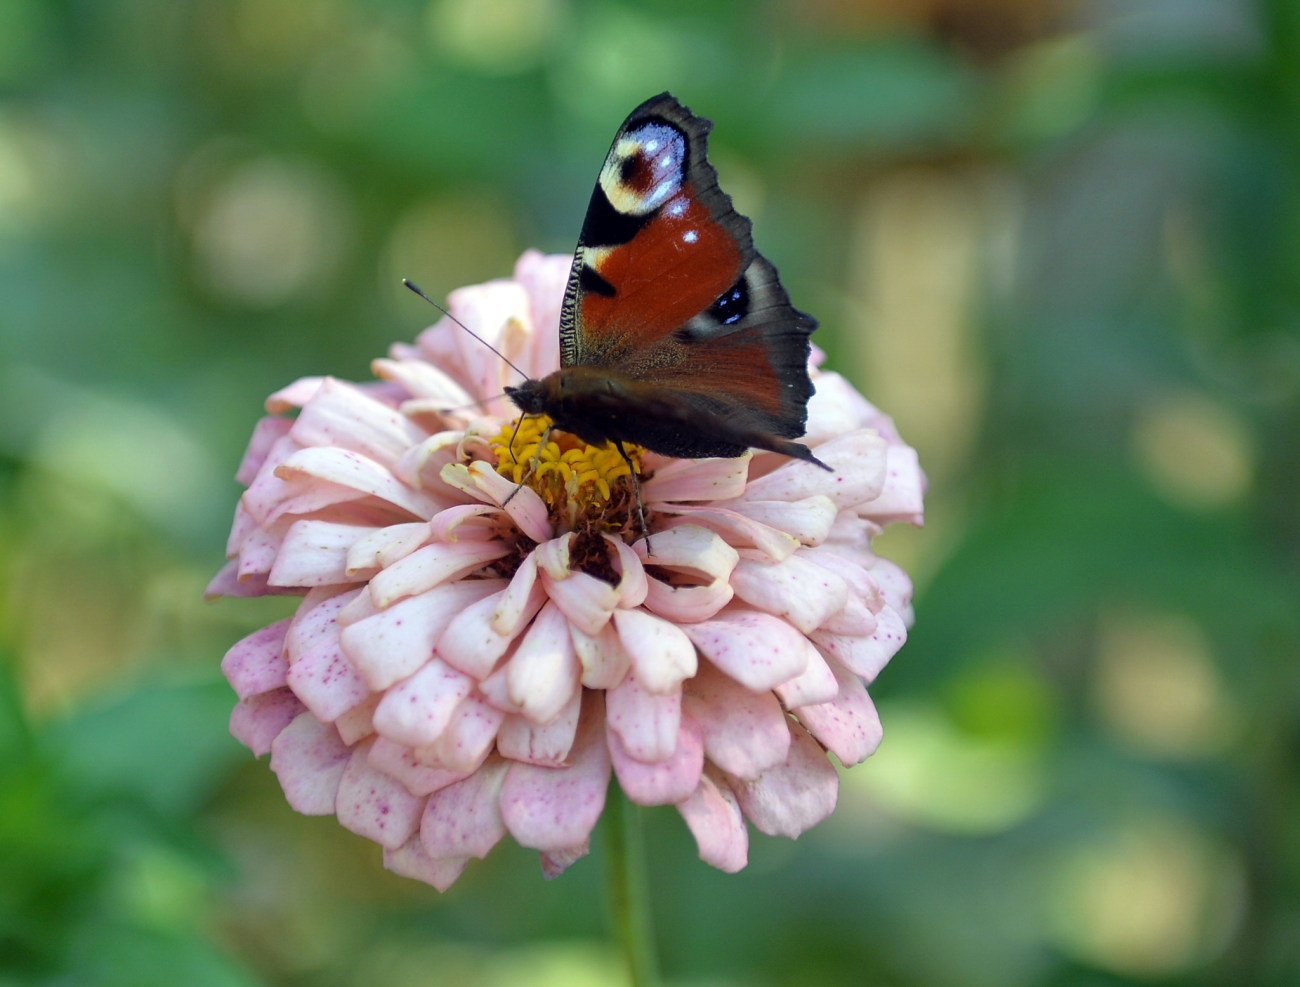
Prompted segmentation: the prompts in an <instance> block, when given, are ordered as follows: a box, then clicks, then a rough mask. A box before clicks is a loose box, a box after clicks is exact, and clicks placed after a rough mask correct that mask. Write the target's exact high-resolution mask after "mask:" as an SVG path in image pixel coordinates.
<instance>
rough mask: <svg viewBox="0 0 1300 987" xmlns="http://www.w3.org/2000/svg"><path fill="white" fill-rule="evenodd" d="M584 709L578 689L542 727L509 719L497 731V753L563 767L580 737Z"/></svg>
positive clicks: (516, 717)
mask: <svg viewBox="0 0 1300 987" xmlns="http://www.w3.org/2000/svg"><path fill="white" fill-rule="evenodd" d="M581 708H582V690H581V689H575V690H574V691H573V695H572V696H571V697H570V699H569V701H568V702H567V703H566V704H565V706H564V708H563V709H561V710H560V712H559V713H558V714H557V715H556V716H555V717H554V718H553V719H552V720H551V721H550V722H549V723H545V724H541V725H539V724H536V723H533V722H532V721H531V720H529V719H527V718H526V717H523V716H507V717H506V718H505V720H504V721H503V722H502V723H501V729H500V730H499V731H498V732H497V751H498V752H500V754H501V756H502V757H507V758H509V759H510V760H512V761H525V762H527V763H528V764H544V765H548V766H550V767H560V766H561V765H563V764H564V760H565V758H567V757H568V756H569V751H570V749H572V747H573V740H574V738H575V737H576V736H577V733H578V713H579V711H580V710H581Z"/></svg>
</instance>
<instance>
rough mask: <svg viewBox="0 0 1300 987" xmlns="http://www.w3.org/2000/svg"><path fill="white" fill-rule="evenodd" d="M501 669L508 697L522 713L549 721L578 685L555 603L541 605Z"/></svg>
mask: <svg viewBox="0 0 1300 987" xmlns="http://www.w3.org/2000/svg"><path fill="white" fill-rule="evenodd" d="M505 670H506V683H507V688H508V695H509V698H510V701H511V703H512V704H513V705H514V706H516V707H517V708H518V709H519V710H520V711H521V712H522V713H523V714H524V715H525V716H527V717H528V718H529V719H530V720H532V721H533V722H534V723H549V722H550V721H551V720H552V719H553V718H554V717H555V716H557V715H558V714H559V712H560V710H562V709H563V708H564V706H565V704H566V703H568V702H569V700H570V698H571V697H572V695H573V694H574V692H576V691H578V689H579V688H580V687H579V685H578V679H579V676H580V674H581V666H579V664H578V657H577V655H576V654H575V653H574V650H573V639H572V638H571V637H570V636H569V625H568V623H567V621H566V620H565V617H564V614H563V613H562V612H561V611H560V608H559V607H557V606H555V605H554V604H552V603H548V604H547V605H546V606H544V607H542V610H541V613H539V614H538V615H537V619H536V620H534V621H533V625H532V626H531V627H530V628H529V629H528V633H527V634H525V635H524V639H523V640H522V641H520V642H519V647H518V648H517V649H516V650H515V653H514V656H513V657H512V658H511V659H510V661H509V662H508V663H507V665H506V666H505Z"/></svg>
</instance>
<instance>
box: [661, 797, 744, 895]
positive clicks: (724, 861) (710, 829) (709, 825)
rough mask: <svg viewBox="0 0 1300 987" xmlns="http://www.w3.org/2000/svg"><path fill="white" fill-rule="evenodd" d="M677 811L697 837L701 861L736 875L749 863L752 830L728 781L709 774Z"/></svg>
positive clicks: (696, 841) (692, 833) (696, 842)
mask: <svg viewBox="0 0 1300 987" xmlns="http://www.w3.org/2000/svg"><path fill="white" fill-rule="evenodd" d="M677 810H678V811H679V812H680V813H681V814H682V818H683V819H685V820H686V825H687V827H688V828H689V829H690V831H691V835H693V836H694V837H695V845H696V846H697V847H698V848H699V851H700V859H701V860H703V861H704V862H705V863H706V864H709V865H710V866H711V867H716V868H718V870H720V871H724V872H726V873H728V874H734V873H736V872H737V871H740V870H743V869H744V867H745V865H746V864H747V863H749V831H748V829H746V828H745V818H744V816H743V815H741V812H740V803H739V802H737V801H736V795H735V793H734V792H733V791H732V790H731V789H730V787H728V786H727V785H726V783H725V782H723V783H721V784H719V783H718V782H715V781H714V780H713V779H712V778H711V777H709V775H707V774H705V775H703V776H702V777H701V778H700V784H699V787H698V788H697V789H696V790H695V792H694V793H693V794H692V795H691V797H690V798H688V799H687V800H686V801H685V802H682V803H681V804H680V805H678V806H677Z"/></svg>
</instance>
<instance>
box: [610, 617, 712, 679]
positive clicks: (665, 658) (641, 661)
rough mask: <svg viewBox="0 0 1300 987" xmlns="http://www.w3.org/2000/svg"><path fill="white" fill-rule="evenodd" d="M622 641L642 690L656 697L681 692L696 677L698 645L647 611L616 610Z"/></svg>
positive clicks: (616, 625)
mask: <svg viewBox="0 0 1300 987" xmlns="http://www.w3.org/2000/svg"><path fill="white" fill-rule="evenodd" d="M614 626H615V628H616V629H617V630H618V637H619V642H620V643H621V644H622V646H623V650H624V651H625V652H626V653H627V655H628V656H629V657H630V658H631V659H632V668H633V670H634V671H635V672H636V677H637V681H638V682H640V683H641V686H642V688H644V689H645V690H646V691H647V692H652V693H654V694H655V695H660V696H662V695H667V694H669V693H673V692H678V691H680V690H681V685H682V680H683V679H687V678H689V677H690V676H692V675H694V674H695V670H696V668H697V661H696V657H695V645H694V644H692V643H691V639H690V638H689V637H687V636H686V634H685V632H683V631H682V629H681V628H679V627H677V626H676V625H674V624H670V623H669V622H668V621H666V620H662V619H661V618H659V617H656V616H654V615H653V614H648V613H646V612H645V611H644V610H615V611H614Z"/></svg>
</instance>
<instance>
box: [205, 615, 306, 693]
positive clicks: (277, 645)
mask: <svg viewBox="0 0 1300 987" xmlns="http://www.w3.org/2000/svg"><path fill="white" fill-rule="evenodd" d="M288 629H289V620H288V619H285V620H280V621H277V622H276V623H274V624H270V625H268V626H266V627H263V628H262V629H261V630H259V631H254V632H253V633H252V634H250V635H248V637H246V638H243V639H242V640H240V641H238V642H237V643H236V644H235V646H234V647H232V648H231V649H230V650H229V651H227V652H226V656H225V657H224V658H222V659H221V673H222V674H223V675H224V676H225V677H226V681H227V682H229V683H230V687H231V688H232V689H234V690H235V695H237V696H238V697H239V698H240V699H247V698H248V697H249V696H255V695H257V694H258V693H262V692H270V691H271V690H272V689H278V688H280V687H281V686H283V685H284V683H285V674H286V673H287V672H288V670H289V662H288V661H287V660H286V659H285V657H284V638H285V633H286V632H287V631H288Z"/></svg>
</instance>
